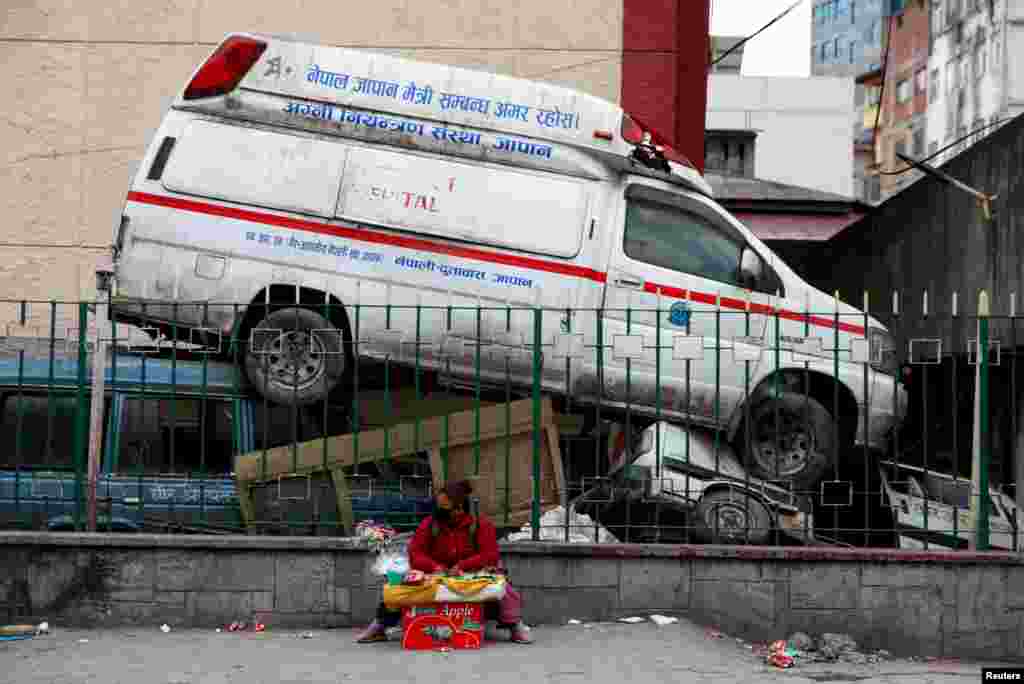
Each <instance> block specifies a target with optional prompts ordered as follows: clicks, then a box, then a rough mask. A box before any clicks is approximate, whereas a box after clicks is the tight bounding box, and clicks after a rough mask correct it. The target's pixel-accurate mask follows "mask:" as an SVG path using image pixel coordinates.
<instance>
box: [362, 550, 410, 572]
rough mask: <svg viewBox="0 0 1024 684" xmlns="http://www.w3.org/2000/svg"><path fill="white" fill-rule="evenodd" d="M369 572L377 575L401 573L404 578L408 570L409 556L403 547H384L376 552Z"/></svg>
mask: <svg viewBox="0 0 1024 684" xmlns="http://www.w3.org/2000/svg"><path fill="white" fill-rule="evenodd" d="M370 572H372V573H373V574H374V575H377V576H379V577H384V576H386V575H401V576H402V577H403V578H404V577H405V575H406V573H407V572H409V556H408V555H407V554H406V552H405V549H386V550H384V551H382V552H381V553H380V554H378V556H377V560H376V561H374V563H373V567H371V568H370Z"/></svg>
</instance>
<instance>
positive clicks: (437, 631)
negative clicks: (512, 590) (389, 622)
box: [402, 603, 484, 651]
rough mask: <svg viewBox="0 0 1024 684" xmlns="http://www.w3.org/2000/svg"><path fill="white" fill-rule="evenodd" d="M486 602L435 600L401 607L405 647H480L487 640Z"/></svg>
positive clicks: (424, 648)
mask: <svg viewBox="0 0 1024 684" xmlns="http://www.w3.org/2000/svg"><path fill="white" fill-rule="evenodd" d="M483 615H484V610H483V605H482V604H480V603H434V604H430V605H426V606H411V607H406V608H403V609H402V648H404V649H406V650H410V651H430V650H434V649H438V648H451V649H478V648H480V647H481V645H482V644H483V641H484V621H483Z"/></svg>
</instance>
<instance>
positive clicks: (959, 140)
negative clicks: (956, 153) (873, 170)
mask: <svg viewBox="0 0 1024 684" xmlns="http://www.w3.org/2000/svg"><path fill="white" fill-rule="evenodd" d="M1007 121H1009V119H998V120H996V121H993V122H992V123H988V124H985V125H984V126H982V127H981V128H978V129H975V130H974V131H972V132H970V133H968V134H967V135H965V136H963V137H962V138H957V139H956V140H954V141H953V142H951V143H949V144H948V145H946V146H945V147H943V148H942V149H939V150H936V151H934V152H932V153H931V154H930V155H928V156H927V157H925V158H924V159H919V160H918V162H919V163H921V164H925V163H927V162H929V161H931V160H932V159H935V158H936V157H938V156H939V155H940V154H942V153H943V152H945V151H946V150H948V149H949V148H951V147H956V146H957V145H959V144H960V143H962V142H963V141H964V140H967V139H969V138H972V137H974V136H975V135H977V134H978V133H980V132H981V131H984V130H986V129H988V128H992V127H993V126H998V125H999V124H1002V123H1006V122H1007ZM913 168H914V167H913V166H910V165H908V166H906V167H905V168H902V169H898V170H896V171H879V172H878V175H879V176H898V175H900V174H903V173H906V172H907V171H911V170H913Z"/></svg>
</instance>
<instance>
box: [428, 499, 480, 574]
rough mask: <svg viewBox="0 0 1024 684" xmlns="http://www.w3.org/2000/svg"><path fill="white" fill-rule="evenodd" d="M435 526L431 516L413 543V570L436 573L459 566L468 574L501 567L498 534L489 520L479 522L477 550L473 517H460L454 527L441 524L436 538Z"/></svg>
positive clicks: (461, 515)
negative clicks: (472, 536) (472, 531)
mask: <svg viewBox="0 0 1024 684" xmlns="http://www.w3.org/2000/svg"><path fill="white" fill-rule="evenodd" d="M433 525H434V518H433V516H427V518H426V519H425V520H424V521H423V522H422V523H420V526H419V528H417V530H416V534H415V535H413V538H412V542H410V543H409V565H410V566H411V567H412V569H413V570H420V571H422V572H427V573H432V572H441V571H443V570H447V569H449V568H452V567H454V566H455V565H458V566H459V567H460V568H461V569H462V570H468V571H474V570H480V569H482V568H489V567H497V565H498V560H499V555H498V534H497V531H496V530H495V529H494V525H493V524H492V523H491V522H490V521H489V520H487V518H484V517H480V518H479V519H478V523H477V529H476V547H475V548H474V546H473V540H472V539H470V528H471V527H472V525H473V517H472V516H470V515H467V514H465V513H457V514H456V516H455V519H454V520H452V521H451V523H447V524H446V523H441V522H438V523H437V528H438V534H437V535H436V536H435V535H434V533H433V530H432V527H433Z"/></svg>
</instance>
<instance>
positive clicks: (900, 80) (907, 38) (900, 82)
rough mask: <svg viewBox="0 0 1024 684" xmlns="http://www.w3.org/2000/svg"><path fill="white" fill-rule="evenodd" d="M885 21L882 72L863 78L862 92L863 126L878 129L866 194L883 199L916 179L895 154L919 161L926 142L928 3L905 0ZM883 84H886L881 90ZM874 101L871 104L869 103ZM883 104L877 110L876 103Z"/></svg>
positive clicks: (874, 199)
mask: <svg viewBox="0 0 1024 684" xmlns="http://www.w3.org/2000/svg"><path fill="white" fill-rule="evenodd" d="M895 9H896V10H897V11H896V12H895V13H894V14H893V16H892V17H890V18H887V19H886V23H887V25H888V40H889V45H888V56H887V58H886V59H884V60H883V61H884V73H883V72H882V71H880V70H879V71H875V72H872V73H871V74H869V75H868V77H867V79H865V81H864V87H865V90H866V96H865V105H866V107H865V110H864V119H865V121H864V127H865V130H867V131H870V130H871V127H873V126H874V125H875V124H874V122H875V121H877V122H878V131H877V133H876V136H875V140H874V144H872V145H871V146H870V152H869V154H867V155H866V156H865V159H866V160H869V161H873V162H874V164H873V165H870V166H868V167H866V172H865V173H866V175H865V180H866V185H867V192H868V197H869V199H870V200H871V201H873V202H878V201H881V200H884V199H885V198H887V197H889V196H891V195H892V194H894V193H896V192H899V191H900V190H902V189H903V188H904V187H906V186H907V185H909V184H910V183H912V182H913V181H915V180H916V179H917V178H919V177H920V172H919V171H917V170H910V171H907V172H905V173H896V172H897V171H899V170H902V169H906V168H907V164H906V162H903V161H900V159H899V156H898V155H899V154H905V155H910V156H913V157H915V158H917V159H921V158H923V157H924V156H925V149H926V145H927V120H928V114H927V111H928V63H929V57H928V53H929V28H928V27H929V7H928V0H906V1H905V2H904V3H903V5H902V6H901V7H897V8H895ZM883 83H884V88H883ZM872 103H873V104H872ZM879 106H880V107H881V111H880V112H879V111H878V110H877V109H876V107H879Z"/></svg>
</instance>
